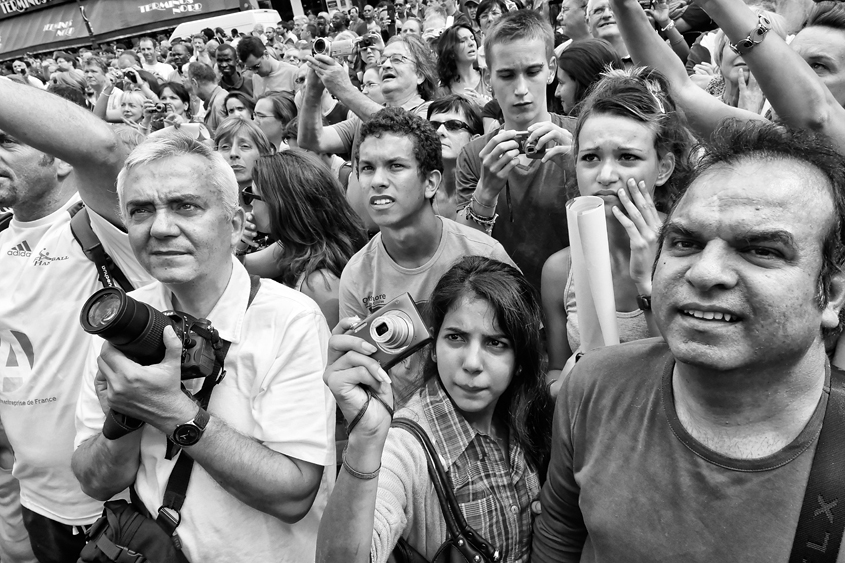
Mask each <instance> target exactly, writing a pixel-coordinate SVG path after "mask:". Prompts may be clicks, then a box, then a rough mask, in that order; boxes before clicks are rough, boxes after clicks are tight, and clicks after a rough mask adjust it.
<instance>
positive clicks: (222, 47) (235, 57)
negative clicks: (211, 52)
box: [217, 43, 238, 63]
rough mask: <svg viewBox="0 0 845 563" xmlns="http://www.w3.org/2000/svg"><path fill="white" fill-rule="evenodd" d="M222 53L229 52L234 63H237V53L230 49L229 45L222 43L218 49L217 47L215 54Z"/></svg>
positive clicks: (232, 48)
mask: <svg viewBox="0 0 845 563" xmlns="http://www.w3.org/2000/svg"><path fill="white" fill-rule="evenodd" d="M223 51H231V53H232V58H233V59H235V63H237V62H238V52H237V51H236V50H235V48H234V47H232V45H231V43H223V44H222V45H220V46H219V47H217V54H218V55H219V54H220V53H221V52H223Z"/></svg>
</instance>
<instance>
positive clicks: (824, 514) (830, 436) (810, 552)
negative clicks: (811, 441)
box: [789, 366, 845, 563]
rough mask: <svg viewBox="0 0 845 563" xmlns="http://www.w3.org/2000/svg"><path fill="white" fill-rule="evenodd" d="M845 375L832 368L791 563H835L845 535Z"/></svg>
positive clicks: (790, 559) (790, 557)
mask: <svg viewBox="0 0 845 563" xmlns="http://www.w3.org/2000/svg"><path fill="white" fill-rule="evenodd" d="M843 432H845V373H843V372H842V371H840V370H838V369H836V368H834V367H832V366H831V368H830V397H829V398H828V400H827V410H826V411H825V413H824V421H823V422H822V430H821V433H820V434H819V442H818V445H816V453H815V456H814V457H813V464H812V466H811V467H810V478H809V479H808V481H807V490H806V492H805V493H804V502H803V504H802V505H801V514H800V516H799V517H798V528H797V529H796V531H795V540H794V541H793V544H792V553H791V554H790V556H789V563H825V562H829V563H835V561H836V557H837V556H838V554H839V547H840V545H841V543H842V534H843V531H845V449H843V448H842V435H843Z"/></svg>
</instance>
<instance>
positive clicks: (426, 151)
mask: <svg viewBox="0 0 845 563" xmlns="http://www.w3.org/2000/svg"><path fill="white" fill-rule="evenodd" d="M357 161H358V178H359V180H360V183H361V188H362V190H363V191H364V195H365V201H366V203H367V211H368V212H369V214H370V216H371V217H372V219H373V221H374V222H375V223H376V224H377V225H378V226H379V229H380V231H381V232H380V233H379V234H377V235H376V236H375V237H373V239H372V240H370V242H369V243H367V245H366V246H365V247H364V248H362V249H361V250H360V251H358V252H357V253H356V254H355V256H353V257H352V259H351V260H350V261H349V263H348V264H347V265H346V268H344V270H343V273H342V274H341V277H340V317H341V318H344V317H351V316H356V315H357V316H358V317H360V318H362V319H363V318H364V317H366V316H368V315H369V314H370V313H372V312H374V311H376V310H378V309H379V308H381V307H382V306H383V305H384V304H385V303H387V302H389V301H390V300H392V299H393V298H395V297H398V296H399V295H401V294H403V293H406V292H407V293H410V295H411V297H412V298H413V299H414V301H416V302H417V303H418V304H422V303H425V302H426V301H428V298H429V296H430V295H431V292H432V290H433V289H434V286H435V285H437V282H438V280H439V279H440V277H441V276H442V275H443V274H444V273H445V272H446V271H447V270H448V269H449V268H450V267H451V266H452V265H453V264H454V263H455V262H456V261H457V260H459V259H460V258H463V257H464V256H472V255H479V256H486V257H489V258H495V259H497V260H501V261H503V262H507V263H509V264H513V262H512V261H511V259H510V258H509V257H508V255H507V253H506V252H505V250H504V248H502V245H501V244H499V243H498V242H496V241H495V240H494V239H492V238H491V237H489V236H487V235H486V234H484V233H482V232H479V231H477V230H475V229H472V228H470V227H466V226H464V225H461V224H459V223H456V222H455V221H451V220H449V219H444V218H442V217H439V216H437V215H435V213H434V210H433V209H432V206H431V202H432V198H433V197H434V194H435V193H436V192H437V189H438V187H440V182H441V177H442V173H443V163H442V159H441V147H440V139H439V138H438V136H437V133H436V132H435V130H434V128H433V127H432V126H431V125H430V124H429V123H428V122H427V121H425V120H424V119H422V118H420V117H417V116H415V115H413V114H411V113H409V112H407V111H405V110H403V109H401V108H385V109H383V110H381V111H379V112H378V113H376V114H375V115H374V116H373V117H372V118H371V119H370V120H369V121H368V122H366V123H364V124H363V125H362V126H361V143H360V145H359V146H358V155H357ZM419 364H420V362H419V358H418V354H415V355H414V356H412V357H411V358H409V359H408V360H406V361H404V362H402V363H400V364H399V365H397V366H395V367H394V368H393V369H392V370H391V378H392V379H393V380H394V384H395V386H394V390H395V393H396V396H397V399H399V400H401V399H402V395H403V393H404V391H405V390H406V389H407V388H408V387H409V386H410V384H411V383H412V381H413V379H414V377H415V375H416V373H417V369H418V367H419Z"/></svg>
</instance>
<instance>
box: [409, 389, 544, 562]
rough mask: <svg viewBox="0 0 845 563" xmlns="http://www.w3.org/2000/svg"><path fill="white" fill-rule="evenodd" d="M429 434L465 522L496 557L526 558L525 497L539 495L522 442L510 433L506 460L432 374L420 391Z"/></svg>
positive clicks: (529, 520)
mask: <svg viewBox="0 0 845 563" xmlns="http://www.w3.org/2000/svg"><path fill="white" fill-rule="evenodd" d="M420 396H421V398H422V402H423V411H424V412H425V416H426V420H427V421H428V423H429V426H430V428H431V438H432V439H433V441H434V443H435V444H436V446H435V447H436V448H437V451H438V452H439V453H440V456H441V457H442V458H443V460H444V461H445V463H444V468H445V469H446V470H447V471H448V473H449V477H450V478H451V480H452V485H453V486H454V488H455V497H456V498H457V500H458V503H459V504H460V505H461V510H462V511H463V513H464V516H465V517H466V519H467V523H469V525H470V526H472V527H473V529H475V531H476V532H478V533H479V534H481V536H482V537H483V538H485V539H486V540H488V541H490V542H491V543H492V545H494V546H495V547H496V548H498V549H499V552H500V553H501V555H502V561H519V560H521V559H523V558H527V556H528V551H529V548H530V546H531V526H532V523H533V518H532V513H531V503H532V502H533V501H534V500H536V499H537V498H538V497H539V495H540V479H539V477H538V474H537V471H536V470H534V469H533V468H531V467H530V466H529V465H528V464H527V463H526V461H525V454H524V452H523V451H522V446H521V445H520V444H519V442H517V441H516V440H513V439H510V440H509V444H508V453H509V463H508V462H506V461H505V455H504V453H503V452H502V449H501V448H500V447H499V445H498V444H497V443H496V441H495V440H494V439H493V437H492V436H488V435H487V434H482V433H481V432H479V431H477V430H475V429H474V428H473V427H472V426H470V424H469V423H468V422H467V420H466V419H465V418H464V417H463V416H461V415H460V414H458V412H457V411H456V410H455V405H454V404H453V403H452V400H451V399H450V398H449V396H448V395H447V394H446V391H445V390H444V389H443V386H442V384H441V383H440V382H439V380H438V379H436V378H434V379H432V380H430V381H429V382H428V383H427V384H426V386H425V387H424V388H423V389H422V390H421V391H420Z"/></svg>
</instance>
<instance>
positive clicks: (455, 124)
mask: <svg viewBox="0 0 845 563" xmlns="http://www.w3.org/2000/svg"><path fill="white" fill-rule="evenodd" d="M431 124H432V125H433V126H434V129H440V126H441V125H442V126H443V127H445V128H446V131H451V132H452V133H456V132H458V131H469V132H470V133H472V128H471V127H470V126H469V125H467V124H466V123H464V122H463V121H461V120H460V119H447V120H446V121H432V122H431Z"/></svg>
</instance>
